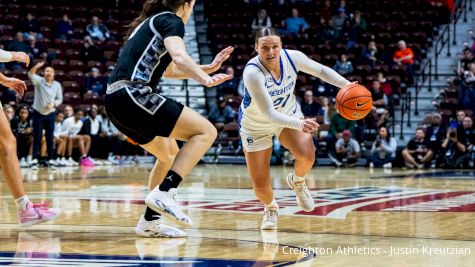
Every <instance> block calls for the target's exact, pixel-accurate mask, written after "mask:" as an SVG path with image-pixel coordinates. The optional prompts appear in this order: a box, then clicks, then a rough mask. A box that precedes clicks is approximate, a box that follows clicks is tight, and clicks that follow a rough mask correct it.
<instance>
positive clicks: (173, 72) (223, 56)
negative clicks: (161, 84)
mask: <svg viewBox="0 0 475 267" xmlns="http://www.w3.org/2000/svg"><path fill="white" fill-rule="evenodd" d="M233 51H234V47H232V46H228V47H226V48H225V49H223V50H222V51H221V52H219V53H218V54H217V55H216V57H215V58H214V60H213V62H211V63H210V64H206V65H199V67H200V68H201V70H203V71H204V72H206V73H207V74H211V73H213V72H216V71H217V70H219V68H221V65H222V64H223V62H224V61H226V60H228V58H229V56H230V55H231V53H232V52H233ZM163 77H166V78H173V79H182V80H184V79H190V78H191V77H190V75H189V74H188V73H186V72H185V71H184V70H182V69H180V68H178V66H177V65H176V64H175V63H174V62H172V63H170V65H169V66H168V68H167V69H166V71H165V73H163Z"/></svg>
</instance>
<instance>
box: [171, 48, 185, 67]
mask: <svg viewBox="0 0 475 267" xmlns="http://www.w3.org/2000/svg"><path fill="white" fill-rule="evenodd" d="M170 56H171V58H172V61H173V63H175V65H176V66H178V67H179V68H180V67H182V66H185V65H186V62H187V57H188V54H186V52H185V51H176V52H174V53H170Z"/></svg>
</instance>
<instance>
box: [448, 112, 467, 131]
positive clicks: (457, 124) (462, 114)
mask: <svg viewBox="0 0 475 267" xmlns="http://www.w3.org/2000/svg"><path fill="white" fill-rule="evenodd" d="M466 116H467V115H466V114H465V111H463V110H459V111H457V114H456V120H455V121H451V122H450V124H449V127H452V128H456V129H460V127H462V126H463V119H464V118H465V117H466Z"/></svg>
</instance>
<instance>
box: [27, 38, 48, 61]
mask: <svg viewBox="0 0 475 267" xmlns="http://www.w3.org/2000/svg"><path fill="white" fill-rule="evenodd" d="M28 43H29V45H30V51H31V53H30V54H29V56H30V57H32V58H35V59H43V60H46V59H47V57H48V53H46V48H45V47H44V45H43V44H41V43H37V42H36V37H35V36H33V35H30V37H28Z"/></svg>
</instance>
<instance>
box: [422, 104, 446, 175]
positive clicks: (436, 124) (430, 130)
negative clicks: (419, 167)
mask: <svg viewBox="0 0 475 267" xmlns="http://www.w3.org/2000/svg"><path fill="white" fill-rule="evenodd" d="M441 123H442V116H441V115H440V114H438V113H436V114H434V115H432V116H431V118H430V126H429V127H427V129H426V141H428V142H429V145H430V147H431V149H432V152H434V156H435V160H436V163H435V164H434V165H432V166H431V167H435V165H437V166H438V165H440V163H441V161H442V160H443V157H442V158H439V157H438V155H439V151H440V145H441V144H442V141H443V140H444V138H445V135H446V128H445V127H444V126H443V125H442V124H441Z"/></svg>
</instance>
